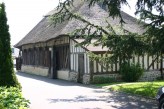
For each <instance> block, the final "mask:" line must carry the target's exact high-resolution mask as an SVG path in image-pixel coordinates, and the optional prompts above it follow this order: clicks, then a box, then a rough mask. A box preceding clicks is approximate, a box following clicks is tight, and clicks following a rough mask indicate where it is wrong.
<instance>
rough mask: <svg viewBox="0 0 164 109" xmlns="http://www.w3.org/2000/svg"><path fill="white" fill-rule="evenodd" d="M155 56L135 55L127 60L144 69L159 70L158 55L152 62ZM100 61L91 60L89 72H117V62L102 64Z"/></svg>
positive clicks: (118, 65) (103, 55)
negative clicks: (91, 67) (91, 68)
mask: <svg viewBox="0 0 164 109" xmlns="http://www.w3.org/2000/svg"><path fill="white" fill-rule="evenodd" d="M98 55H99V56H101V57H106V56H107V55H105V54H98ZM108 55H110V54H108ZM155 58H156V57H155V56H148V55H144V56H135V57H134V58H132V59H130V60H129V62H133V63H139V64H140V65H141V67H142V68H143V69H145V70H159V69H160V62H159V61H158V60H159V57H158V59H157V60H156V61H155V62H153V61H154V59H155ZM119 61H120V60H119ZM100 62H101V60H99V61H92V62H91V65H92V66H93V70H92V71H91V72H93V73H94V74H104V73H105V74H108V73H115V72H118V71H119V69H120V64H119V63H114V64H109V65H106V66H104V65H103V64H102V63H100Z"/></svg>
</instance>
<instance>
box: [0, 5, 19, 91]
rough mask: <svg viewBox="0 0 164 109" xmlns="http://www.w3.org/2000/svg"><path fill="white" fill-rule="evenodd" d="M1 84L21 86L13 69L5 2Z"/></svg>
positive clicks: (0, 25)
mask: <svg viewBox="0 0 164 109" xmlns="http://www.w3.org/2000/svg"><path fill="white" fill-rule="evenodd" d="M0 86H7V87H10V86H14V87H19V88H20V84H19V83H18V80H17V78H16V75H15V72H14V69H13V60H12V55H11V46H10V34H9V26H8V25H7V18H6V13H5V5H4V3H2V4H0Z"/></svg>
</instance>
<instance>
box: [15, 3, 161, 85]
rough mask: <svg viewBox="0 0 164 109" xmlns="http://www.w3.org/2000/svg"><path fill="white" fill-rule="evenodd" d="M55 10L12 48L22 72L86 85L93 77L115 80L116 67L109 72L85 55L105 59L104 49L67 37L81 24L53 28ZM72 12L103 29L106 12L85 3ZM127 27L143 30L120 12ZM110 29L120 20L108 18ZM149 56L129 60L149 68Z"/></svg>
mask: <svg viewBox="0 0 164 109" xmlns="http://www.w3.org/2000/svg"><path fill="white" fill-rule="evenodd" d="M55 11H56V10H52V11H51V12H50V13H48V14H47V15H46V16H44V18H43V19H42V20H41V21H40V22H39V23H38V24H37V25H36V26H35V27H34V28H33V29H32V30H31V31H30V32H29V33H28V34H27V35H26V36H25V37H24V38H23V39H22V40H21V41H20V42H18V43H17V44H16V45H15V47H17V48H19V49H20V51H21V53H20V57H21V59H22V65H21V71H22V72H27V73H32V74H36V75H42V76H47V77H50V78H58V79H64V80H70V81H76V82H82V83H85V84H88V83H90V82H91V81H92V80H93V78H94V77H96V76H100V75H103V76H111V77H114V78H117V73H116V72H117V71H118V70H119V64H113V65H111V66H112V67H111V68H106V69H105V68H103V66H102V65H101V64H99V62H98V61H91V60H90V58H89V56H88V54H87V52H88V51H90V52H93V53H96V54H98V55H100V56H105V54H104V52H106V51H107V49H106V48H102V47H101V46H93V45H89V46H76V44H78V43H80V42H81V41H82V40H83V39H72V38H70V37H69V35H68V34H69V33H70V32H72V31H73V30H75V29H78V28H81V27H83V26H84V24H83V23H82V22H80V21H77V20H74V19H72V20H71V21H65V22H63V23H61V24H57V25H56V26H55V27H54V25H53V23H52V22H51V20H50V19H49V16H50V15H52V14H53V13H54V12H55ZM74 12H77V13H79V14H80V15H81V16H82V17H84V18H86V19H87V20H89V21H90V22H92V23H94V24H96V25H100V26H102V27H103V26H106V25H107V24H106V19H104V18H105V17H108V15H109V14H108V12H107V11H106V10H105V9H104V8H103V6H100V5H99V4H95V6H93V7H91V8H89V7H88V3H87V2H78V3H76V4H75V10H74ZM122 16H123V19H124V21H125V22H126V24H125V25H124V29H126V30H128V31H130V32H132V33H139V34H142V33H143V32H144V29H143V28H142V27H141V25H139V24H138V21H137V19H135V18H133V17H131V16H130V15H128V14H126V13H124V12H122ZM107 20H108V22H109V23H110V25H112V26H115V27H117V26H119V25H120V24H119V19H117V18H115V19H113V18H110V17H109V18H108V19H107ZM152 59H153V57H152V56H151V57H150V56H140V57H139V56H138V57H136V58H135V59H132V60H131V61H133V62H139V63H140V64H141V65H142V66H143V68H145V69H146V68H148V66H149V65H150V64H151V63H152V61H153V60H152ZM159 67H160V64H159V63H154V65H153V66H152V67H151V68H150V69H159Z"/></svg>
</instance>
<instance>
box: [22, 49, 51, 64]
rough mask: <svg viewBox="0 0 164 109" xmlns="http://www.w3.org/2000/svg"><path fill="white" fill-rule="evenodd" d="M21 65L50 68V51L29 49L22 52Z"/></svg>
mask: <svg viewBox="0 0 164 109" xmlns="http://www.w3.org/2000/svg"><path fill="white" fill-rule="evenodd" d="M22 59H23V62H22V64H23V65H33V66H43V67H49V66H50V61H51V60H50V51H49V49H48V48H47V47H39V48H29V49H24V50H23V51H22Z"/></svg>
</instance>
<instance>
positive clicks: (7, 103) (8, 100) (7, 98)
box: [0, 87, 29, 109]
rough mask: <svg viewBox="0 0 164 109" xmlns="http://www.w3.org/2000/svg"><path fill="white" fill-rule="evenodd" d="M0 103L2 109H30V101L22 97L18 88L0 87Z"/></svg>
mask: <svg viewBox="0 0 164 109" xmlns="http://www.w3.org/2000/svg"><path fill="white" fill-rule="evenodd" d="M0 103H1V104H0V109H29V101H28V100H26V99H25V98H23V97H22V94H21V91H20V89H18V88H16V87H10V88H6V87H0ZM1 107H4V108H1Z"/></svg>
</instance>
